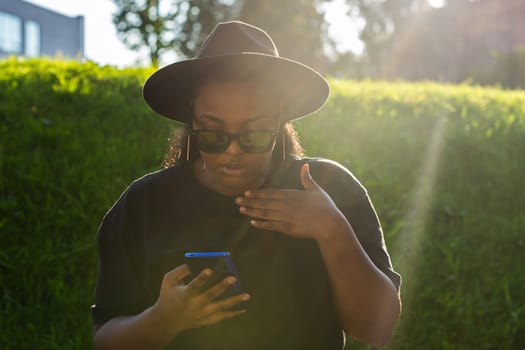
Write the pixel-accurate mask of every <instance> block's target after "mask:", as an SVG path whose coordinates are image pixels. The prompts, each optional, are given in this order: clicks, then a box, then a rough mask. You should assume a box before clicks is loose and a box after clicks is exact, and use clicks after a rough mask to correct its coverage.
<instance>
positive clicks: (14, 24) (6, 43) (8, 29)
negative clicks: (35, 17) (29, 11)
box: [0, 12, 22, 53]
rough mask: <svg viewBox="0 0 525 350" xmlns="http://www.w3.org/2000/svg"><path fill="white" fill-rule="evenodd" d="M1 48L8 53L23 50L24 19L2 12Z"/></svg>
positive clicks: (0, 22) (0, 13)
mask: <svg viewBox="0 0 525 350" xmlns="http://www.w3.org/2000/svg"><path fill="white" fill-rule="evenodd" d="M0 50H1V51H4V52H7V53H20V52H21V51H22V20H21V19H20V18H18V17H16V16H13V15H11V14H8V13H5V12H0Z"/></svg>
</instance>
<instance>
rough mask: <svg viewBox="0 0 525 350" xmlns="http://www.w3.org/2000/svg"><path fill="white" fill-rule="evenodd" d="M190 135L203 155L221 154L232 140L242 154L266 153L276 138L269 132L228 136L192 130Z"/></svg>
mask: <svg viewBox="0 0 525 350" xmlns="http://www.w3.org/2000/svg"><path fill="white" fill-rule="evenodd" d="M191 135H192V136H195V137H196V138H197V144H198V146H199V149H200V150H201V151H202V152H205V153H223V152H224V151H226V150H227V149H228V147H229V146H230V143H231V142H232V141H233V140H236V141H237V144H238V145H239V147H240V148H241V150H242V151H243V152H246V153H262V152H268V151H269V150H270V149H271V148H272V145H273V142H274V141H275V137H276V136H277V134H276V133H274V132H271V131H244V132H240V133H237V134H230V133H227V132H224V131H215V130H194V131H193V132H192V133H191Z"/></svg>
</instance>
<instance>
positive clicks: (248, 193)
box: [244, 191, 252, 197]
mask: <svg viewBox="0 0 525 350" xmlns="http://www.w3.org/2000/svg"><path fill="white" fill-rule="evenodd" d="M244 195H245V196H246V197H250V196H251V195H252V193H251V192H250V191H246V192H244Z"/></svg>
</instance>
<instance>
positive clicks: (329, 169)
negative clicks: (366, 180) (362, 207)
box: [296, 157, 367, 196]
mask: <svg viewBox="0 0 525 350" xmlns="http://www.w3.org/2000/svg"><path fill="white" fill-rule="evenodd" d="M296 161H298V162H299V163H300V164H304V163H308V164H309V166H310V174H311V175H312V177H313V179H314V180H315V181H316V182H317V183H318V184H319V185H320V186H321V187H323V189H324V190H326V191H327V192H329V193H333V194H336V195H337V194H341V195H343V194H345V195H352V196H357V195H358V196H366V195H367V193H366V188H365V187H364V186H363V185H362V184H361V182H360V181H359V180H358V179H357V177H356V176H355V175H354V174H353V173H352V171H350V170H349V169H348V168H347V167H345V166H344V165H342V164H340V163H338V162H336V161H334V160H331V159H326V158H320V157H305V158H300V159H297V160H296Z"/></svg>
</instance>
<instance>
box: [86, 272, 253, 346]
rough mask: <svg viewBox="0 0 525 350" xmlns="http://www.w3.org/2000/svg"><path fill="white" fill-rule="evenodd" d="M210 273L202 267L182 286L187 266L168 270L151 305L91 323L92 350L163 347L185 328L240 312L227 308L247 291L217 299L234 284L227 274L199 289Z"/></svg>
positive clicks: (242, 299)
mask: <svg viewBox="0 0 525 350" xmlns="http://www.w3.org/2000/svg"><path fill="white" fill-rule="evenodd" d="M211 273H212V272H211V270H209V269H205V270H203V271H202V272H201V273H200V274H199V275H198V276H197V277H196V278H195V279H193V280H192V281H191V282H190V283H189V284H188V285H185V284H184V282H183V279H184V278H185V277H187V276H188V275H189V269H188V267H187V266H186V265H182V266H179V267H177V268H175V269H173V270H172V271H170V272H168V273H167V274H166V275H165V276H164V278H163V280H162V286H161V290H160V295H159V298H158V300H157V302H156V303H155V304H154V305H153V306H151V307H149V308H147V309H146V310H144V311H143V312H141V313H140V314H138V315H135V316H117V317H114V318H112V319H110V320H109V321H107V322H106V323H104V324H103V325H95V326H94V342H95V349H151V350H155V349H163V348H164V347H166V346H167V345H168V344H169V343H170V342H171V341H172V340H173V339H174V338H175V337H176V336H177V335H178V334H180V332H182V331H184V330H186V329H191V328H196V327H202V326H206V325H211V324H214V323H217V322H219V321H222V320H224V319H227V318H230V317H234V316H237V315H239V314H241V313H243V312H244V311H227V310H226V309H228V308H230V307H232V306H234V305H236V304H238V303H240V302H242V301H246V300H248V298H249V295H247V294H241V295H236V296H233V297H230V298H228V299H224V300H219V301H216V299H217V298H218V297H219V296H220V295H221V294H222V293H223V292H224V291H225V290H226V289H228V288H229V287H230V286H231V285H232V284H233V283H235V278H234V277H231V276H230V277H227V278H225V279H224V280H223V281H221V282H219V283H217V284H216V285H215V286H213V287H211V288H210V289H208V290H206V291H204V292H201V288H202V287H203V286H204V285H205V283H206V281H207V280H208V279H209V278H210V276H211Z"/></svg>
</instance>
